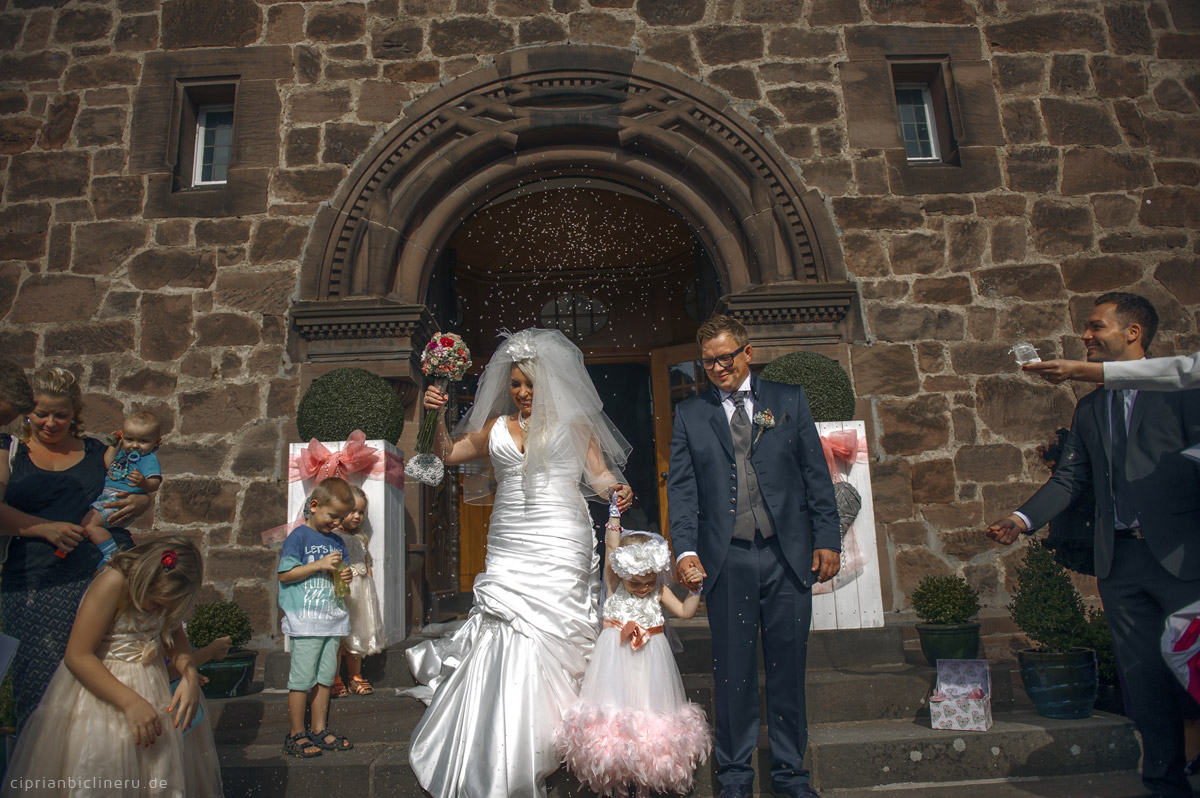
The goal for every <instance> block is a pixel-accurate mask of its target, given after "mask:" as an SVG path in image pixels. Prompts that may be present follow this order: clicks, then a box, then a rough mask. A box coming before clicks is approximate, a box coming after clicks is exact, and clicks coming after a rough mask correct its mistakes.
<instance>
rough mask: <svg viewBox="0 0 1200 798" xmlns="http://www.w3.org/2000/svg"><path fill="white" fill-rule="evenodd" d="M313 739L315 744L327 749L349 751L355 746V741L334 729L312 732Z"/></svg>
mask: <svg viewBox="0 0 1200 798" xmlns="http://www.w3.org/2000/svg"><path fill="white" fill-rule="evenodd" d="M312 740H313V745H315V746H317V747H318V748H323V749H325V750H326V751H349V750H350V749H351V748H353V747H354V743H352V742H350V741H349V740H347V739H346V738H345V737H343V736H342V735H340V734H338V733H337V732H335V731H333V730H332V729H326V730H325V731H319V732H312Z"/></svg>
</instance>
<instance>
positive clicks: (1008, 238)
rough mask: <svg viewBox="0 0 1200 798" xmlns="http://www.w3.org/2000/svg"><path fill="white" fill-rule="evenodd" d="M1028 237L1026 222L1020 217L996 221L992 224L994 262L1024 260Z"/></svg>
mask: <svg viewBox="0 0 1200 798" xmlns="http://www.w3.org/2000/svg"><path fill="white" fill-rule="evenodd" d="M1028 237H1029V234H1028V232H1027V231H1026V227H1025V222H1024V221H1022V220H1020V219H1001V220H1000V221H998V222H996V224H995V225H993V226H992V262H993V263H1004V262H1005V261H1019V260H1024V259H1025V250H1026V242H1027V240H1028Z"/></svg>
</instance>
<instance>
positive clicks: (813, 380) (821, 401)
mask: <svg viewBox="0 0 1200 798" xmlns="http://www.w3.org/2000/svg"><path fill="white" fill-rule="evenodd" d="M760 376H761V377H762V378H763V379H764V380H770V381H771V382H781V383H783V384H784V385H799V386H800V387H801V388H803V389H804V394H805V396H807V397H808V407H809V409H810V410H811V411H812V415H813V421H815V422H817V423H820V422H822V421H850V420H851V419H853V418H854V388H853V387H852V386H851V385H850V377H849V376H847V374H846V370H845V369H844V368H842V367H841V364H839V363H838V362H837V361H836V360H834V359H833V358H829V357H825V355H822V354H819V353H817V352H789V353H788V354H786V355H780V356H779V357H777V358H775V359H774V360H772V361H771V362H770V363H768V364H767V365H766V367H765V368H763V370H762V372H761V374H760Z"/></svg>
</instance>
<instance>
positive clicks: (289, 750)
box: [283, 731, 324, 759]
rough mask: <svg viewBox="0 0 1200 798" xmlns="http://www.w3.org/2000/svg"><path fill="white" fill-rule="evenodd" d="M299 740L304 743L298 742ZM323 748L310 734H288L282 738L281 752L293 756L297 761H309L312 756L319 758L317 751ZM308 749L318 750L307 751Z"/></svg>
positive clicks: (303, 732)
mask: <svg viewBox="0 0 1200 798" xmlns="http://www.w3.org/2000/svg"><path fill="white" fill-rule="evenodd" d="M301 740H304V742H300V741H301ZM323 747H324V746H322V745H321V744H319V743H318V742H317V738H316V737H314V736H313V734H312V732H307V731H302V732H297V733H296V734H289V735H288V736H286V737H284V738H283V752H284V753H285V754H288V755H289V756H294V757H297V758H299V759H309V758H311V757H314V756H320V755H321V751H320V750H319V749H321V748H323ZM309 748H316V749H318V750H316V751H309V750H308V749H309Z"/></svg>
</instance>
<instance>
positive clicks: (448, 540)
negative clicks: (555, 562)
mask: <svg viewBox="0 0 1200 798" xmlns="http://www.w3.org/2000/svg"><path fill="white" fill-rule="evenodd" d="M539 181H575V182H580V181H583V182H588V181H592V182H595V183H596V184H603V185H606V186H608V187H611V188H614V189H617V190H620V191H624V192H629V193H631V194H635V195H637V196H639V197H642V198H644V199H645V200H647V201H651V202H654V203H657V204H659V205H661V206H663V207H665V208H667V209H669V210H670V211H671V212H672V213H673V214H675V215H676V216H678V217H679V218H680V219H682V220H683V222H684V224H686V226H687V228H689V229H690V230H691V231H693V232H694V235H695V237H696V240H697V242H698V246H699V248H700V249H701V250H702V251H703V253H704V257H705V258H706V259H707V260H708V261H709V262H710V263H711V267H712V269H713V270H714V272H715V274H716V276H717V280H716V282H717V283H718V284H719V285H720V286H721V287H722V289H723V290H724V291H725V292H726V293H725V294H724V296H722V297H721V299H720V306H721V307H722V308H723V309H725V310H727V311H728V312H731V313H734V314H735V315H738V316H739V317H741V318H742V320H743V321H744V322H745V323H746V324H747V326H748V327H750V329H751V331H752V335H753V336H754V338H755V342H756V344H758V346H759V349H760V350H762V351H763V354H764V355H765V356H767V357H770V356H772V355H773V354H776V353H778V352H783V351H789V350H791V349H795V348H797V347H798V346H801V345H804V346H810V347H811V346H817V347H822V348H824V349H825V350H826V351H828V352H829V353H830V354H831V355H834V356H838V355H841V354H843V352H842V351H841V349H842V347H841V344H843V343H844V342H845V341H846V340H848V339H849V338H850V337H853V336H854V335H855V332H856V329H857V325H856V321H855V319H856V315H857V314H856V311H854V310H853V308H854V306H855V305H856V291H855V288H854V286H853V285H851V284H849V283H848V282H847V281H846V277H845V271H844V268H843V265H842V260H841V250H840V246H839V244H838V241H837V238H836V234H835V232H834V227H833V224H832V220H831V219H830V217H829V215H828V213H827V211H826V210H825V208H824V206H823V204H822V202H821V200H820V197H819V195H818V194H817V193H816V192H808V191H805V190H804V189H803V187H802V186H801V185H800V184H799V182H798V181H797V180H796V179H795V177H794V175H793V173H792V171H791V169H790V168H789V167H788V166H787V165H786V162H785V161H784V159H783V157H782V156H781V155H780V153H779V152H778V151H777V150H776V149H775V147H774V146H773V145H771V144H770V143H769V142H768V141H767V140H766V139H765V138H763V137H762V135H761V134H760V133H759V132H758V131H757V130H755V128H754V126H753V125H752V123H750V122H749V121H748V120H746V119H745V118H743V117H741V116H740V115H738V114H737V113H736V112H735V111H734V110H733V109H731V108H730V107H729V103H728V100H727V99H726V98H725V97H723V96H722V95H720V94H719V93H718V92H716V91H714V90H712V89H710V88H708V87H706V86H703V85H701V84H699V83H697V82H695V81H694V80H692V79H690V78H688V77H686V76H684V75H682V74H680V73H677V72H675V71H673V70H671V69H669V68H666V67H663V66H660V65H657V64H652V63H648V62H645V61H641V60H638V58H637V57H636V55H635V54H634V53H632V52H629V51H625V50H618V49H613V48H605V47H595V46H589V47H573V46H556V47H542V48H533V49H527V50H517V51H512V52H509V53H506V54H503V55H501V56H499V57H497V59H496V61H495V63H494V64H493V65H492V66H491V67H489V68H486V69H481V70H478V71H476V72H474V73H471V74H469V75H466V76H464V77H462V78H459V79H458V80H455V81H453V82H451V83H449V84H447V85H446V86H443V87H441V88H439V89H437V90H435V91H433V92H431V93H430V94H429V95H427V96H425V97H423V98H421V99H420V100H418V101H416V102H414V103H413V104H412V105H411V106H409V107H408V108H407V109H406V111H405V116H404V118H403V119H401V120H399V121H398V123H397V125H396V126H395V127H394V128H393V129H392V130H390V131H389V132H388V133H387V134H386V135H385V136H384V137H383V138H382V139H380V140H379V141H378V142H377V143H376V144H375V145H374V147H373V148H372V149H371V151H370V152H368V153H366V154H365V155H364V156H363V158H362V159H361V160H360V161H359V165H358V167H357V168H356V169H355V171H354V172H353V174H352V176H351V177H350V179H348V180H347V181H346V183H345V184H344V186H343V189H342V190H341V191H340V192H339V194H338V195H337V197H335V198H334V200H333V201H332V202H330V203H329V204H328V205H326V206H325V207H323V208H322V210H321V211H320V213H319V214H318V217H317V223H316V224H315V225H314V228H313V232H312V234H311V236H310V238H309V242H308V247H307V250H306V257H305V261H304V264H303V268H302V272H301V288H300V299H299V301H297V302H296V303H295V304H294V306H293V309H292V321H293V332H294V333H295V335H294V336H293V337H292V343H293V348H292V351H293V353H294V356H295V357H297V358H298V359H299V360H300V361H301V362H302V363H303V364H304V366H303V369H302V383H303V384H307V382H308V381H309V380H311V379H312V378H314V377H315V376H318V375H319V374H320V373H322V372H323V371H325V370H328V369H330V368H334V367H338V366H343V365H350V364H354V365H360V366H363V367H365V368H369V369H371V370H373V371H376V372H377V373H380V374H383V375H384V376H385V377H388V378H390V379H392V380H393V381H394V383H395V384H396V386H397V389H398V390H400V391H401V393H402V394H403V395H404V396H405V398H406V401H407V402H409V403H410V404H414V405H415V404H416V399H417V394H418V388H419V386H420V384H421V377H420V372H419V368H418V366H417V357H418V353H419V350H420V346H421V345H422V344H423V343H424V341H425V340H427V339H428V336H429V335H430V334H431V333H432V332H433V331H434V329H435V328H436V326H437V324H436V321H435V318H434V315H433V313H432V312H431V308H430V307H429V306H428V305H427V299H428V297H429V288H430V285H431V280H434V279H435V275H436V274H437V273H438V270H439V268H442V269H444V268H445V265H444V258H445V256H446V250H447V244H448V242H449V240H450V238H451V237H452V236H453V235H454V234H455V232H456V231H457V230H458V229H459V228H460V226H461V225H462V223H463V222H464V221H465V220H467V219H468V218H470V217H471V216H472V215H473V214H475V213H476V212H478V211H480V210H481V209H483V208H486V207H487V206H489V205H490V204H492V203H494V202H495V201H497V200H498V199H499V198H502V197H505V196H509V195H511V194H512V193H513V192H516V191H520V190H521V188H522V187H525V186H529V185H530V184H531V183H536V182H539ZM840 359H843V360H844V356H843V357H842V358H840ZM413 417H414V418H415V417H416V413H415V412H414V413H413ZM413 426H414V425H410V429H411V428H412V427H413ZM410 434H412V433H409V432H406V435H405V437H406V438H408V437H409V435H410ZM402 443H403V442H402ZM414 493H415V492H413V491H410V495H409V496H408V499H407V502H408V510H409V513H410V518H409V520H410V522H416V523H410V524H409V525H408V526H409V530H410V531H409V544H410V549H411V550H412V551H413V553H414V554H417V555H421V556H424V557H425V561H424V564H423V568H424V572H425V577H426V581H427V586H428V588H429V589H430V590H431V591H432V592H433V593H434V594H438V593H440V592H446V591H453V590H454V589H456V587H457V585H456V584H454V583H455V582H456V579H455V575H456V572H457V559H458V552H457V549H456V542H455V540H453V539H452V538H455V536H453V535H446V534H439V530H442V531H447V530H449V529H451V528H456V527H457V516H456V511H457V510H456V507H454V506H453V504H454V503H453V502H452V501H450V500H449V498H448V497H445V496H443V495H440V494H437V495H433V494H432V493H430V494H427V495H425V496H424V497H422V498H421V499H420V500H419V501H418V499H417V497H415V496H414V495H412V494H414ZM422 505H423V506H422ZM417 559H418V558H414V562H415V561H417ZM417 603H418V604H419V602H417Z"/></svg>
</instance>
